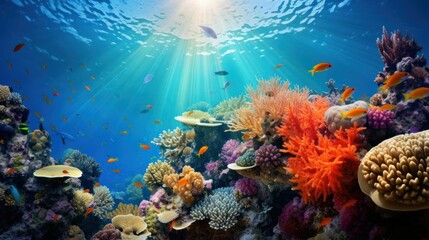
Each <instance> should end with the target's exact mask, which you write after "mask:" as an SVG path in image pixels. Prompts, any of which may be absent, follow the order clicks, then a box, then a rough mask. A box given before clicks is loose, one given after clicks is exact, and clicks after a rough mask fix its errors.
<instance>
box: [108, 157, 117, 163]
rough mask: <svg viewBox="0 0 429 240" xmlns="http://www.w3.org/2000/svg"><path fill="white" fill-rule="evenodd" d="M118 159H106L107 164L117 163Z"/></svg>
mask: <svg viewBox="0 0 429 240" xmlns="http://www.w3.org/2000/svg"><path fill="white" fill-rule="evenodd" d="M118 160H119V159H118V158H109V159H107V162H108V163H113V162H117V161H118Z"/></svg>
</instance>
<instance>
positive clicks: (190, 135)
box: [188, 133, 196, 138]
mask: <svg viewBox="0 0 429 240" xmlns="http://www.w3.org/2000/svg"><path fill="white" fill-rule="evenodd" d="M195 136H196V134H195V133H189V134H188V137H190V138H193V137H195Z"/></svg>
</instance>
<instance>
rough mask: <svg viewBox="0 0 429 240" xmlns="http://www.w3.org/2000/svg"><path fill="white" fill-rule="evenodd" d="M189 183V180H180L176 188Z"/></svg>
mask: <svg viewBox="0 0 429 240" xmlns="http://www.w3.org/2000/svg"><path fill="white" fill-rule="evenodd" d="M187 183H189V181H188V179H187V178H182V179H180V180H179V182H178V183H176V187H180V186H183V185H185V184H187Z"/></svg>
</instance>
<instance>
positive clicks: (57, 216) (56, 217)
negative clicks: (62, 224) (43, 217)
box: [54, 213, 60, 222]
mask: <svg viewBox="0 0 429 240" xmlns="http://www.w3.org/2000/svg"><path fill="white" fill-rule="evenodd" d="M59 218H60V215H59V214H57V213H56V214H55V216H54V222H56V221H58V219H59Z"/></svg>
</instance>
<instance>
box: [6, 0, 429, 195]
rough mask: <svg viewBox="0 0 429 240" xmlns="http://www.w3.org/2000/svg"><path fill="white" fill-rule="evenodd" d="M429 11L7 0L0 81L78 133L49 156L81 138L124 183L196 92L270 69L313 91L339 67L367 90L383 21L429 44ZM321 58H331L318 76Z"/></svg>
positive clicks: (55, 124)
mask: <svg viewBox="0 0 429 240" xmlns="http://www.w3.org/2000/svg"><path fill="white" fill-rule="evenodd" d="M428 11H429V1H424V0H415V1H403V0H385V1H370V0H344V1H333V0H307V1H300V0H295V1H294V0H291V1H276V0H272V1H268V0H260V1H254V0H250V1H249V0H248V1H244V0H212V1H209V0H194V1H189V0H186V1H185V0H183V1H174V0H169V1H167V0H166V1H164V0H163V1H158V0H150V1H145V0H140V1H137V0H133V1H131V0H130V1H127V0H112V1H109V0H105V1H102V0H99V1H87V0H68V1H54V0H50V1H36V0H3V1H1V3H0V22H1V28H0V35H1V38H0V84H2V85H9V86H11V87H12V88H13V89H14V91H16V92H19V93H20V94H21V96H22V97H23V98H24V105H25V106H26V107H27V108H29V109H30V117H29V126H30V129H35V128H38V125H39V123H38V122H39V120H40V119H39V116H37V113H39V114H40V116H41V117H42V118H43V124H44V126H45V128H46V129H48V131H50V130H51V129H52V128H56V129H57V130H58V131H61V132H66V133H69V134H70V135H72V136H73V137H74V141H68V140H66V142H65V144H63V143H62V142H61V139H60V137H59V136H56V135H55V134H54V133H52V153H51V154H52V157H54V158H55V159H58V160H60V159H61V156H62V153H63V151H64V150H65V149H67V148H73V149H78V150H79V151H81V152H82V153H85V154H87V155H89V156H91V157H93V158H94V159H95V160H96V161H97V162H98V163H99V164H100V166H101V169H102V171H103V173H102V175H101V177H100V183H101V184H103V185H106V186H108V187H109V188H110V189H111V190H114V191H123V190H124V188H126V186H127V185H129V184H130V182H131V178H132V177H134V176H135V175H137V174H144V172H145V169H146V167H147V166H148V164H149V163H150V162H153V161H155V160H156V159H158V158H159V150H158V148H157V147H156V146H155V145H153V144H151V143H150V142H151V140H152V139H153V138H155V137H157V136H158V135H159V134H160V133H161V132H162V131H163V130H167V129H174V128H175V127H177V126H178V127H181V124H180V123H179V122H177V121H175V120H174V117H175V116H177V115H180V114H181V113H182V112H184V111H185V110H186V109H188V108H189V107H190V106H191V105H193V104H194V103H197V102H200V101H204V102H207V103H209V104H210V105H211V106H215V105H216V104H218V103H219V102H220V101H222V100H225V99H228V98H230V97H235V96H239V95H240V94H244V93H245V87H246V86H255V85H256V80H258V79H269V78H270V77H273V76H279V77H280V78H281V79H282V80H289V81H290V82H291V83H292V84H297V85H299V86H301V87H308V88H310V89H312V90H315V91H317V92H324V91H328V88H327V87H326V85H325V82H326V81H328V80H329V79H331V78H332V79H334V80H335V81H336V84H337V86H338V87H341V85H342V84H346V85H348V86H352V87H355V88H356V89H357V90H356V92H355V93H354V95H353V96H354V98H355V99H358V98H359V97H361V96H362V95H369V96H371V95H372V94H373V93H375V92H376V89H377V85H376V84H375V83H374V81H373V80H374V78H375V76H376V75H377V73H378V72H379V71H381V70H382V68H383V66H384V64H383V62H382V60H381V58H380V54H379V52H378V49H377V45H376V39H377V38H381V35H382V27H383V26H385V27H386V29H387V30H388V32H393V31H395V30H400V31H401V32H402V33H407V32H408V33H409V34H410V36H411V37H413V38H414V39H415V40H416V41H417V43H419V44H420V45H422V46H423V50H422V52H421V53H424V54H425V55H428V53H429V52H428V50H427V49H428V47H429V32H428V30H427V24H428V19H427V17H426V16H427V13H428ZM199 25H204V26H210V27H211V28H212V29H214V30H215V31H216V34H217V38H216V39H213V38H210V37H208V36H206V35H205V34H204V33H203V31H202V29H201V28H200V27H199ZM19 43H25V45H24V46H23V47H22V49H21V50H19V51H17V52H13V49H14V47H15V46H16V45H17V44H19ZM319 62H329V63H331V64H332V66H333V67H332V68H331V69H329V70H328V71H325V72H321V73H318V74H316V76H314V77H312V76H311V74H310V73H308V70H310V69H311V68H312V67H313V66H314V65H315V64H317V63H319ZM277 64H283V65H282V66H281V67H279V68H277V69H273V68H274V66H276V65H277ZM216 71H227V72H228V73H229V74H228V75H226V76H219V75H215V74H214V72H216ZM149 74H152V76H153V77H152V80H151V81H149V82H148V83H144V79H145V77H146V76H148V75H149ZM227 81H229V82H230V86H229V87H228V88H226V90H223V86H224V84H225V82H227ZM54 95H59V96H54ZM147 105H151V106H152V108H147V107H148V106H147ZM149 107H150V106H149ZM124 131H126V132H124ZM124 133H127V134H124ZM140 144H148V145H149V146H150V148H151V149H150V150H145V149H142V148H140V147H139V145H140ZM110 157H114V158H118V159H119V161H117V162H114V163H107V159H108V158H110ZM115 169H118V170H120V173H115V172H114V171H113V170H115Z"/></svg>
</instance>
